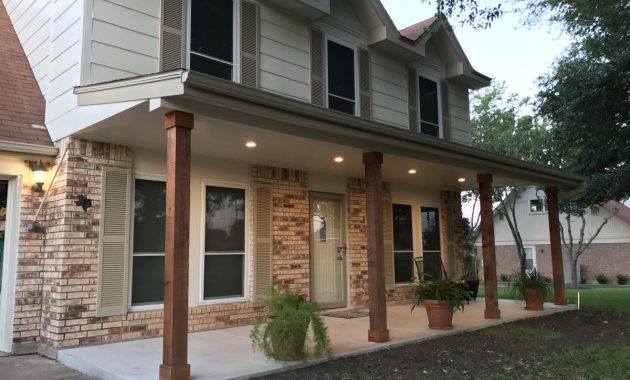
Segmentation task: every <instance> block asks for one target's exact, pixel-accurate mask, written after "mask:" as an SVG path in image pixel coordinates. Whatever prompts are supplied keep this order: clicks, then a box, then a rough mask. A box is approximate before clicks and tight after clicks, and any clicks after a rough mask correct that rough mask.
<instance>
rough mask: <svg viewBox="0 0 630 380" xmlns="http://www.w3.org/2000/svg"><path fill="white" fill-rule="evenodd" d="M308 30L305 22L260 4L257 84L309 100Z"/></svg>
mask: <svg viewBox="0 0 630 380" xmlns="http://www.w3.org/2000/svg"><path fill="white" fill-rule="evenodd" d="M309 54H310V42H309V30H308V27H307V25H306V24H304V23H300V22H298V21H296V20H295V19H293V18H291V17H290V16H288V15H286V14H283V13H280V12H277V11H276V10H274V9H271V8H269V7H267V6H265V5H263V4H261V7H260V87H261V88H262V89H264V90H267V91H271V92H274V93H279V94H282V95H285V96H289V97H292V98H296V99H299V100H304V101H309V99H310V95H309V82H310V79H309V75H310V73H309V70H310V63H309Z"/></svg>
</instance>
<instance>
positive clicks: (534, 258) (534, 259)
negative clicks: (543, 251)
mask: <svg viewBox="0 0 630 380" xmlns="http://www.w3.org/2000/svg"><path fill="white" fill-rule="evenodd" d="M523 249H524V250H527V249H531V250H532V266H533V267H534V269H536V270H538V260H536V246H535V245H524V246H523ZM525 259H527V256H525Z"/></svg>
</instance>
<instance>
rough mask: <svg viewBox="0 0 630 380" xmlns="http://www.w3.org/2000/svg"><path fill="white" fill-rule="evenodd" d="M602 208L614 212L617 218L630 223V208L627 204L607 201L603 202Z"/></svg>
mask: <svg viewBox="0 0 630 380" xmlns="http://www.w3.org/2000/svg"><path fill="white" fill-rule="evenodd" d="M604 208H605V209H606V210H608V211H610V212H611V213H613V214H615V212H616V213H617V214H616V215H615V216H616V217H617V218H619V219H620V220H621V221H623V222H625V223H626V224H630V208H629V207H628V206H626V205H624V204H623V203H620V202H617V201H608V202H606V203H605V204H604ZM617 210H618V211H617Z"/></svg>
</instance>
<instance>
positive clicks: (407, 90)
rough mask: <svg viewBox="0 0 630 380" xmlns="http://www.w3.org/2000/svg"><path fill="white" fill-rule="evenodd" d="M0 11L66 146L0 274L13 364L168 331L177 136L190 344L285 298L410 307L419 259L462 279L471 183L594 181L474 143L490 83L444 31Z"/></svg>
mask: <svg viewBox="0 0 630 380" xmlns="http://www.w3.org/2000/svg"><path fill="white" fill-rule="evenodd" d="M3 3H4V5H5V6H6V11H8V14H9V16H10V18H11V21H12V23H13V26H14V28H15V30H16V31H17V35H18V37H19V40H20V42H21V44H22V46H23V48H24V51H25V52H26V54H27V57H28V60H29V62H30V65H31V68H32V70H33V73H34V75H35V79H36V80H37V82H38V84H39V88H40V89H41V92H42V93H43V94H44V98H45V101H46V118H45V124H46V126H47V127H48V131H49V132H50V135H51V137H52V139H53V140H54V141H55V145H56V146H57V147H58V148H59V153H58V155H57V158H56V164H55V165H56V166H55V168H58V169H59V172H58V174H57V175H56V177H55V178H54V179H52V176H53V174H54V173H53V170H51V171H50V172H49V179H48V180H47V182H46V183H45V184H44V187H45V188H48V187H50V188H51V191H50V194H49V195H48V197H47V198H46V199H43V196H42V195H40V194H32V195H31V194H28V191H25V193H24V194H23V199H22V208H21V210H22V214H21V219H22V220H23V221H27V220H28V219H29V217H30V216H31V215H33V213H34V212H35V211H34V207H32V206H35V205H39V202H43V205H44V206H43V208H44V212H43V213H42V217H41V219H40V223H41V225H42V227H43V228H45V232H44V233H42V232H40V233H29V232H27V231H26V230H25V228H24V222H23V224H22V229H21V234H20V238H21V240H20V245H19V247H17V248H16V249H15V250H14V251H13V252H12V253H11V255H13V256H12V257H20V258H22V259H20V260H19V261H16V260H14V261H12V262H10V263H9V264H10V265H8V266H7V265H6V262H5V273H7V272H11V273H17V283H16V284H15V289H14V290H13V291H12V289H8V290H7V291H8V292H10V294H9V296H13V295H14V296H15V305H16V309H15V311H14V313H13V314H11V313H9V312H5V315H4V319H5V320H9V321H14V326H13V329H12V330H13V337H12V339H9V340H8V341H3V342H2V346H0V349H1V350H3V351H10V350H12V351H13V352H27V351H33V350H39V351H40V352H44V353H46V354H47V355H51V356H54V355H55V352H56V350H57V349H60V348H64V347H70V346H77V345H84V344H92V343H102V342H111V341H120V340H124V339H135V338H141V337H147V336H155V335H159V334H162V333H163V326H164V325H163V321H164V311H163V302H164V291H163V289H164V286H163V285H164V273H165V270H164V268H165V267H166V268H167V270H166V272H167V273H170V272H169V270H168V269H169V268H170V269H172V267H171V265H172V264H171V263H170V262H169V263H165V259H164V257H165V254H164V252H165V240H166V239H165V236H164V231H165V227H164V226H165V225H170V224H168V221H165V219H166V218H165V215H166V205H165V203H166V201H165V199H166V192H167V190H166V182H165V180H166V178H167V162H166V155H167V153H172V152H173V149H174V148H177V149H182V150H181V154H175V155H172V156H170V157H171V161H170V162H169V165H170V166H169V167H170V168H172V169H173V170H175V172H178V171H181V170H185V169H186V167H187V166H188V164H189V161H188V157H189V155H188V150H187V149H188V147H189V145H188V143H186V140H185V137H183V138H184V141H183V142H181V140H177V137H176V138H175V140H177V141H180V142H181V144H180V145H177V146H175V145H174V144H172V142H173V134H172V132H174V131H175V132H177V133H180V132H181V136H187V134H188V133H190V134H191V140H192V142H191V143H190V149H191V155H192V162H191V163H190V165H191V172H190V175H186V178H185V179H186V180H190V187H189V190H190V191H187V190H188V189H186V188H185V190H183V191H179V192H176V193H174V195H173V197H174V198H175V199H176V200H177V201H181V203H178V204H183V205H187V204H188V202H190V208H189V209H186V212H189V217H182V218H180V219H179V220H178V223H179V225H178V229H177V230H176V232H177V233H179V232H182V231H184V232H185V231H188V228H190V233H189V236H185V237H186V238H188V237H189V242H188V243H187V244H188V247H189V249H188V258H186V259H187V261H188V263H189V265H188V274H187V275H186V276H176V277H175V278H174V279H172V281H171V280H169V281H168V284H167V285H168V286H171V285H173V284H176V285H182V284H184V285H186V286H187V287H188V305H184V309H185V307H186V306H189V308H188V322H189V329H190V330H191V331H197V330H203V329H211V328H219V327H225V326H232V325H241V324H248V323H252V322H253V321H254V320H255V318H256V317H259V316H260V315H261V313H262V309H261V306H260V304H258V303H257V302H256V301H257V300H259V297H260V296H262V295H263V294H264V293H265V292H266V291H267V290H268V289H269V288H270V287H271V286H272V285H276V286H279V287H289V288H300V289H301V291H302V292H303V293H305V294H306V295H307V296H308V297H309V298H310V299H312V300H314V301H317V302H318V303H319V304H320V305H322V307H326V308H334V307H342V308H344V307H345V308H360V307H366V306H367V305H368V303H369V302H370V301H371V300H374V299H377V298H379V297H382V298H383V299H384V297H385V296H386V297H387V300H388V301H389V302H399V303H400V302H409V300H410V294H409V290H410V287H409V280H410V278H411V277H412V276H413V275H414V270H415V269H414V264H413V258H414V257H418V256H424V257H429V256H431V257H432V258H436V257H439V258H442V261H443V262H444V264H445V266H446V267H447V268H448V269H449V271H451V272H457V271H461V265H460V264H459V262H458V261H457V260H456V257H457V255H458V247H457V244H456V242H457V234H458V229H457V228H456V227H457V221H458V220H460V219H461V208H460V203H459V202H460V197H459V194H460V191H461V190H462V189H467V188H474V187H476V186H477V184H476V182H477V181H480V182H481V183H483V184H484V186H485V185H490V184H492V183H494V184H496V185H498V186H501V185H506V184H513V183H515V182H523V181H525V182H527V183H532V184H537V185H547V186H560V185H566V186H569V187H577V186H579V185H580V183H581V182H582V181H583V178H582V177H580V176H575V175H571V174H567V173H563V172H560V171H557V170H552V169H549V168H545V167H541V166H536V165H531V164H527V163H524V162H521V161H517V160H512V159H508V158H504V157H500V156H496V155H492V154H489V153H486V152H481V151H479V150H476V149H474V148H472V147H470V139H471V132H470V123H469V99H468V92H469V90H471V89H477V88H481V87H484V86H487V85H488V84H489V79H488V77H486V76H484V75H482V74H479V73H478V72H476V71H475V70H474V69H473V68H472V67H471V65H470V63H469V61H468V59H467V58H466V55H465V54H464V52H463V51H462V49H461V46H460V45H459V43H458V42H457V39H456V38H455V35H454V34H453V31H452V29H451V27H450V26H449V25H448V23H447V22H446V21H445V20H442V19H437V18H430V19H428V20H425V21H423V22H421V23H419V24H416V25H413V26H411V27H409V28H406V29H403V30H401V31H399V30H397V29H396V28H395V27H394V24H393V23H392V21H391V20H390V18H389V16H388V15H387V13H386V11H385V9H384V8H383V6H382V5H381V3H380V2H379V1H377V0H369V1H364V0H361V1H359V0H347V1H342V0H337V1H326V0H324V1H321V0H320V1H314V0H291V1H286V0H283V1H279V0H265V1H263V0H260V1H248V0H213V1H195V0H191V1H182V0H163V1H132V0H88V1H74V2H61V1H57V2H35V3H31V2H24V1H18V0H3ZM0 11H1V12H2V14H3V17H5V18H6V15H4V12H5V9H4V8H0ZM172 111H176V112H175V113H172ZM0 112H1V111H0ZM165 124H166V126H167V127H168V128H169V129H168V132H167V131H165V130H164V126H165ZM193 124H194V129H192V130H190V127H193ZM167 133H168V134H169V136H170V137H169V138H168V139H167ZM177 136H180V135H177ZM167 141H168V142H169V145H168V147H167ZM381 159H382V163H381ZM381 172H382V178H383V180H384V182H382V181H381V179H380V173H381ZM364 173H368V174H369V176H368V178H367V180H366V179H364ZM0 174H7V175H14V176H15V174H12V173H4V172H0ZM478 174H482V175H481V176H480V177H477V175H478ZM486 174H492V175H493V176H490V175H486ZM24 182H25V185H27V186H28V185H30V184H31V181H29V180H25V181H24ZM169 183H172V184H174V183H175V182H170V181H169ZM177 183H185V182H177ZM381 192H382V197H381V196H379V194H380V193H381ZM80 195H82V196H84V197H86V198H89V199H90V200H91V207H86V208H85V209H84V208H82V207H81V206H79V205H77V204H75V202H77V201H79V199H78V197H79V196H80ZM29 199H32V200H33V204H32V205H30V206H29V204H28V200H29ZM375 204H378V207H377V206H375ZM86 206H89V205H86ZM381 207H382V209H381ZM367 210H371V211H369V212H370V213H374V214H373V215H374V216H366V213H367V212H368V211H367ZM378 210H382V211H383V212H382V215H380V214H381V213H380V212H378ZM381 229H382V230H381ZM381 235H382V237H383V239H384V244H379V239H377V237H378V236H381ZM41 241H44V242H45V244H41V243H40V242H41ZM166 241H167V242H168V243H173V242H174V239H171V240H166ZM178 241H179V240H178ZM180 242H181V241H180ZM38 244H39V245H38ZM34 246H36V247H37V248H34ZM170 246H172V245H168V247H170ZM182 246H183V245H182ZM368 251H370V252H373V253H374V255H376V257H379V259H374V260H368ZM178 252H179V253H178V255H179V254H181V253H182V251H181V250H179V251H178ZM178 257H182V256H178ZM381 257H383V258H384V259H383V260H384V264H381V261H380V258H381ZM5 260H6V251H5ZM370 271H376V272H375V273H379V276H380V275H381V274H382V275H383V277H384V278H385V290H384V294H383V291H380V292H378V294H377V292H373V293H372V294H371V295H368V287H371V286H372V285H373V284H381V282H380V280H379V279H378V276H368V272H370ZM186 278H188V279H189V281H188V283H187V284H186V283H185V282H184V281H185V279H186ZM173 286H174V285H173ZM169 289H170V288H169ZM178 289H181V288H178ZM183 289H185V287H184V288H183ZM3 291H4V290H3ZM3 294H4V293H3ZM169 294H170V293H169ZM184 295H185V294H184ZM372 297H374V298H372ZM379 299H380V298H379ZM181 300H184V301H185V297H181V298H178V299H176V300H175V301H176V302H178V301H181ZM379 302H380V301H379ZM167 306H168V303H167ZM379 310H380V311H379V312H381V313H382V311H383V310H384V308H381V309H379ZM494 315H496V316H497V317H498V313H495V314H494ZM167 319H168V318H167ZM5 331H6V330H5ZM379 331H380V332H381V333H382V332H383V331H382V330H379ZM5 339H7V338H6V337H5ZM11 344H12V347H11Z"/></svg>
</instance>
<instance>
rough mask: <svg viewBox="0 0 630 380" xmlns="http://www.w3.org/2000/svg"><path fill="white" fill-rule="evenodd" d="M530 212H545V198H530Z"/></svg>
mask: <svg viewBox="0 0 630 380" xmlns="http://www.w3.org/2000/svg"><path fill="white" fill-rule="evenodd" d="M529 211H530V212H547V200H546V199H544V198H543V199H532V200H530V201H529Z"/></svg>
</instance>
